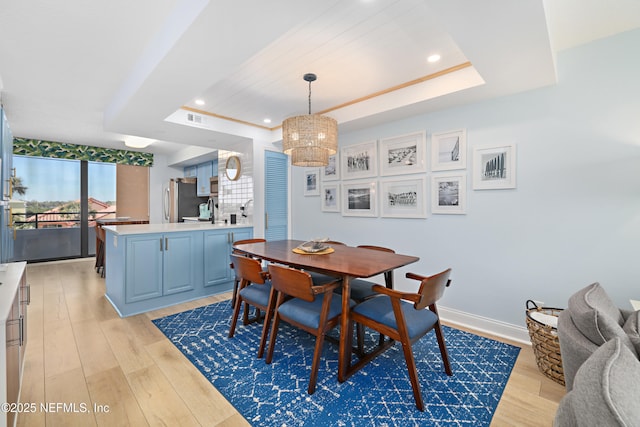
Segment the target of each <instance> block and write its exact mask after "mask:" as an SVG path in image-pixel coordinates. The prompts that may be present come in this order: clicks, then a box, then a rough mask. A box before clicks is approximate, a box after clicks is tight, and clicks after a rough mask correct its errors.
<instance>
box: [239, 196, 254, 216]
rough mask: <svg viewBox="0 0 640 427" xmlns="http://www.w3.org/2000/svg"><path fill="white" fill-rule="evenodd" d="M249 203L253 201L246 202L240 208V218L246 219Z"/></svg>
mask: <svg viewBox="0 0 640 427" xmlns="http://www.w3.org/2000/svg"><path fill="white" fill-rule="evenodd" d="M251 202H253V199H249V200H247V201H246V202H245V204H244V205H242V206H240V210H241V211H242V216H243V217H244V218H246V217H247V205H248V204H249V203H251Z"/></svg>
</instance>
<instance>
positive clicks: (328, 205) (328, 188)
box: [322, 182, 340, 212]
mask: <svg viewBox="0 0 640 427" xmlns="http://www.w3.org/2000/svg"><path fill="white" fill-rule="evenodd" d="M322 212H340V184H339V183H337V182H336V183H334V182H330V183H326V184H323V185H322Z"/></svg>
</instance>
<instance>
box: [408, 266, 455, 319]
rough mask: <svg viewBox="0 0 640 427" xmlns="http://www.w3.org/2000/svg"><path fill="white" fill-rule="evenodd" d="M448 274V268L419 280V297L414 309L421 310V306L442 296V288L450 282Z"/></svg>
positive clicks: (427, 305)
mask: <svg viewBox="0 0 640 427" xmlns="http://www.w3.org/2000/svg"><path fill="white" fill-rule="evenodd" d="M449 274H451V269H450V268H448V269H446V270H445V271H443V272H441V273H438V274H434V275H433V276H429V277H425V278H423V279H422V281H421V282H420V289H419V290H418V294H419V295H420V299H419V300H418V301H417V302H416V303H415V304H414V307H415V308H416V310H422V309H423V308H426V307H430V306H432V305H434V304H435V303H436V301H438V300H439V299H440V298H442V295H444V289H445V288H446V287H447V286H449V284H451V280H449Z"/></svg>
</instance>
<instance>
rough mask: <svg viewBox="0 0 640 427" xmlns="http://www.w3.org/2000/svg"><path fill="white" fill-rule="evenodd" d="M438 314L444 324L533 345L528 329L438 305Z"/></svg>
mask: <svg viewBox="0 0 640 427" xmlns="http://www.w3.org/2000/svg"><path fill="white" fill-rule="evenodd" d="M438 314H439V315H440V318H441V319H442V320H443V321H444V322H447V323H449V324H452V325H460V326H463V327H465V328H469V329H473V330H476V331H478V332H485V333H488V334H492V335H495V336H497V337H501V338H506V339H509V340H513V341H516V342H518V343H521V344H525V345H531V339H530V338H529V331H528V330H527V328H524V327H521V326H516V325H512V324H511V323H506V322H501V321H499V320H494V319H490V318H488V317H482V316H478V315H476V314H471V313H466V312H464V311H460V310H455V309H452V308H447V307H443V306H441V305H438Z"/></svg>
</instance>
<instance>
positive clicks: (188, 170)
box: [184, 166, 198, 178]
mask: <svg viewBox="0 0 640 427" xmlns="http://www.w3.org/2000/svg"><path fill="white" fill-rule="evenodd" d="M197 175H198V167H197V166H185V168H184V177H185V178H195V177H196V176H197Z"/></svg>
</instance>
